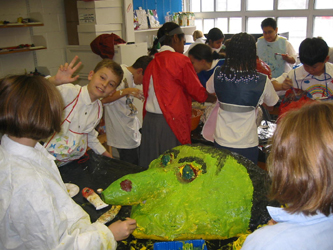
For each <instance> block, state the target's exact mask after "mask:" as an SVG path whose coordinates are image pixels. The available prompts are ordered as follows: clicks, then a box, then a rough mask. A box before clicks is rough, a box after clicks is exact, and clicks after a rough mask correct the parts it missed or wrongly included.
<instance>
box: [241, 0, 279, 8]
mask: <svg viewBox="0 0 333 250" xmlns="http://www.w3.org/2000/svg"><path fill="white" fill-rule="evenodd" d="M246 9H247V10H273V0H247V8H246Z"/></svg>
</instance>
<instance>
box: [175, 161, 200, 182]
mask: <svg viewBox="0 0 333 250" xmlns="http://www.w3.org/2000/svg"><path fill="white" fill-rule="evenodd" d="M200 173H201V170H200V169H199V168H197V167H196V166H194V165H193V164H192V163H190V164H185V165H183V166H181V167H179V172H178V174H177V176H178V179H179V180H181V181H183V182H191V181H193V180H194V179H195V178H197V176H198V175H199V174H200Z"/></svg>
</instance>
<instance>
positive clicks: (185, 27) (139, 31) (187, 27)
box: [134, 26, 195, 33]
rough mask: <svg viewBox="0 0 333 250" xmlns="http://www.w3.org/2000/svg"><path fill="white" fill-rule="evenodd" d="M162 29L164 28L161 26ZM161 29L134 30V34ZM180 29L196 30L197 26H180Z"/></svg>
mask: <svg viewBox="0 0 333 250" xmlns="http://www.w3.org/2000/svg"><path fill="white" fill-rule="evenodd" d="M160 27H162V26H160ZM160 27H158V28H150V29H144V30H140V29H139V30H134V33H141V32H153V31H157V30H158V29H159V28H160ZM180 28H182V29H183V30H187V29H195V26H180Z"/></svg>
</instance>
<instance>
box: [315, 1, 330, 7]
mask: <svg viewBox="0 0 333 250" xmlns="http://www.w3.org/2000/svg"><path fill="white" fill-rule="evenodd" d="M315 9H333V1H328V0H315Z"/></svg>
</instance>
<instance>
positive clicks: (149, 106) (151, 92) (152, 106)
mask: <svg viewBox="0 0 333 250" xmlns="http://www.w3.org/2000/svg"><path fill="white" fill-rule="evenodd" d="M163 51H172V52H176V51H175V50H174V49H173V48H172V47H171V46H168V45H163V46H162V47H161V49H160V50H159V53H161V52H163ZM156 80H157V81H158V79H156ZM146 110H147V111H148V112H150V113H155V114H162V110H161V108H160V105H159V103H158V100H157V97H156V94H155V89H154V80H153V77H152V76H151V77H150V82H149V89H148V98H147V102H146Z"/></svg>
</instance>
